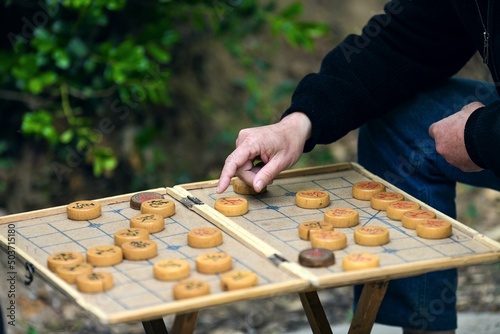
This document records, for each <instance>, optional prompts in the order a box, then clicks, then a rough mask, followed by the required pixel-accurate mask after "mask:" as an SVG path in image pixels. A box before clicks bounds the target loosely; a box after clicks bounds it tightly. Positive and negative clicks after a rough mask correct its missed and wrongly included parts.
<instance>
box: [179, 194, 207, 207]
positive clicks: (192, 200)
mask: <svg viewBox="0 0 500 334" xmlns="http://www.w3.org/2000/svg"><path fill="white" fill-rule="evenodd" d="M181 203H182V204H184V205H185V206H186V207H187V208H189V209H191V208H192V207H193V205H200V204H205V203H203V202H202V201H201V200H200V199H199V198H197V197H194V196H188V197H184V198H182V199H181Z"/></svg>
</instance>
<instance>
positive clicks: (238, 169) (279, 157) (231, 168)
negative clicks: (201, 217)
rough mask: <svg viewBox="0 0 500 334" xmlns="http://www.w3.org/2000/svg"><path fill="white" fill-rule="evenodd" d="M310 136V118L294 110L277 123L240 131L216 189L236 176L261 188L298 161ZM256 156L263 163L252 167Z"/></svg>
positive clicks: (257, 188) (225, 187)
mask: <svg viewBox="0 0 500 334" xmlns="http://www.w3.org/2000/svg"><path fill="white" fill-rule="evenodd" d="M310 135H311V121H310V120H309V118H308V117H307V116H306V115H305V114H303V113H301V112H294V113H292V114H290V115H288V116H286V117H285V118H283V119H282V120H281V121H280V122H278V123H276V124H272V125H267V126H262V127H256V128H250V129H243V130H241V131H240V133H239V135H238V139H237V140H236V149H235V150H234V151H233V152H232V153H231V154H230V155H229V156H228V157H227V158H226V161H225V164H224V167H223V169H222V172H221V175H220V178H219V184H218V186H217V192H218V193H219V194H220V193H222V192H224V191H225V190H226V189H227V187H228V186H229V184H230V183H231V178H232V177H233V176H235V175H237V176H238V177H239V178H240V179H242V180H243V181H244V182H245V183H247V184H249V185H252V186H253V188H254V189H255V190H256V191H261V190H262V189H263V188H264V187H265V186H267V185H268V184H270V183H271V182H272V181H273V179H274V178H275V177H276V176H277V175H278V174H279V173H280V172H281V171H283V170H285V169H287V168H289V167H291V166H293V165H294V164H295V163H296V162H297V161H298V160H299V158H300V156H301V155H302V151H303V149H304V144H305V142H306V140H307V139H308V138H309V137H310ZM259 159H260V160H261V161H262V164H257V165H256V166H254V161H255V160H259Z"/></svg>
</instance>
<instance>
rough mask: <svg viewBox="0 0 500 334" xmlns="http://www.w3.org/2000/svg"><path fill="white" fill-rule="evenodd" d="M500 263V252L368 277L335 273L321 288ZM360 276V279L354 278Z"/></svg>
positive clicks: (396, 267) (371, 272) (377, 272)
mask: <svg viewBox="0 0 500 334" xmlns="http://www.w3.org/2000/svg"><path fill="white" fill-rule="evenodd" d="M499 261H500V252H490V253H483V254H474V255H470V256H467V257H463V256H462V257H456V258H454V257H448V258H442V259H440V260H439V261H436V260H435V259H434V260H428V261H422V262H419V263H418V264H415V263H404V264H399V265H393V266H390V267H381V268H375V269H374V268H370V269H369V270H368V269H367V270H366V275H363V278H359V272H360V271H344V272H341V273H335V277H333V275H332V276H330V277H328V276H326V277H325V276H323V277H320V283H319V287H320V288H332V287H341V286H351V285H357V284H365V283H366V282H370V281H381V280H393V279H398V278H405V277H414V276H416V275H421V274H425V273H429V272H432V271H441V270H446V269H452V268H461V267H467V266H473V265H478V264H487V263H496V262H499ZM356 276H358V278H354V277H356Z"/></svg>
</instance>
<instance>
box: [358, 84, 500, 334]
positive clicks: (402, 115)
mask: <svg viewBox="0 0 500 334" xmlns="http://www.w3.org/2000/svg"><path fill="white" fill-rule="evenodd" d="M499 99H500V98H499V97H498V95H497V94H496V92H495V87H494V86H493V85H491V84H486V83H482V82H477V81H472V80H465V79H451V80H448V81H447V82H445V83H444V84H443V85H441V86H439V87H435V88H433V89H432V90H428V91H425V92H423V93H421V94H419V95H418V96H416V97H415V98H413V99H412V100H410V101H408V102H407V103H405V104H404V105H401V106H399V107H398V108H396V109H395V110H393V111H391V112H390V113H389V114H387V115H386V116H384V117H383V118H379V119H375V120H373V121H370V122H369V123H368V124H366V125H364V126H363V127H361V129H360V132H359V140H358V162H359V163H360V164H361V165H362V166H363V167H365V168H366V169H368V170H369V171H371V172H372V173H374V174H376V175H378V176H380V177H382V178H384V179H385V180H386V181H388V182H390V183H392V184H393V185H395V186H396V187H398V188H400V189H402V190H404V191H406V192H408V193H409V194H411V195H413V196H414V197H416V198H418V199H420V200H422V201H423V202H425V203H427V204H429V205H430V206H432V207H434V208H435V209H436V210H439V211H441V212H443V213H445V214H446V215H448V216H451V217H455V216H456V208H455V186H456V182H461V183H466V184H470V185H473V186H477V187H488V188H493V189H497V190H498V189H500V179H499V178H498V177H496V176H495V175H494V174H493V173H491V172H490V171H482V172H477V173H465V172H462V171H461V170H460V169H458V168H455V167H453V166H451V165H450V164H448V163H447V162H446V161H445V160H444V159H443V158H442V157H441V156H440V155H439V154H438V153H437V152H436V150H435V146H434V140H433V139H432V138H431V137H430V136H429V134H428V129H429V126H430V125H431V124H432V123H434V122H436V121H438V120H440V119H442V118H444V117H447V116H449V115H451V114H453V113H455V112H457V111H459V110H460V109H461V108H462V107H463V106H464V105H466V104H468V103H470V102H473V101H481V102H483V103H484V104H485V105H487V104H489V103H491V102H493V101H498V100H499ZM456 288H457V270H456V269H451V270H444V271H438V272H432V273H428V274H424V275H420V276H416V277H411V278H405V279H398V280H393V281H391V282H390V283H389V287H388V290H387V294H386V296H385V298H384V300H383V302H382V305H381V307H380V310H379V313H378V315H377V319H376V322H378V323H382V324H386V325H391V326H400V327H404V328H413V329H418V330H427V331H432V330H436V331H437V330H451V329H455V328H456V326H457V316H456V308H455V307H456ZM360 293H361V286H357V287H355V305H356V302H357V300H358V298H359V295H360Z"/></svg>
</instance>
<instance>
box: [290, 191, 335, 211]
mask: <svg viewBox="0 0 500 334" xmlns="http://www.w3.org/2000/svg"><path fill="white" fill-rule="evenodd" d="M295 204H296V205H297V206H298V207H299V208H303V209H320V208H325V207H327V206H328V205H329V204H330V194H329V193H328V192H326V191H323V190H301V191H299V192H297V194H296V195H295Z"/></svg>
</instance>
